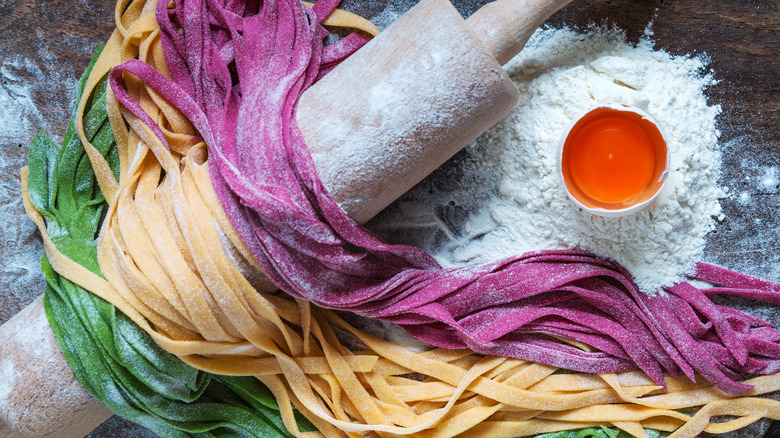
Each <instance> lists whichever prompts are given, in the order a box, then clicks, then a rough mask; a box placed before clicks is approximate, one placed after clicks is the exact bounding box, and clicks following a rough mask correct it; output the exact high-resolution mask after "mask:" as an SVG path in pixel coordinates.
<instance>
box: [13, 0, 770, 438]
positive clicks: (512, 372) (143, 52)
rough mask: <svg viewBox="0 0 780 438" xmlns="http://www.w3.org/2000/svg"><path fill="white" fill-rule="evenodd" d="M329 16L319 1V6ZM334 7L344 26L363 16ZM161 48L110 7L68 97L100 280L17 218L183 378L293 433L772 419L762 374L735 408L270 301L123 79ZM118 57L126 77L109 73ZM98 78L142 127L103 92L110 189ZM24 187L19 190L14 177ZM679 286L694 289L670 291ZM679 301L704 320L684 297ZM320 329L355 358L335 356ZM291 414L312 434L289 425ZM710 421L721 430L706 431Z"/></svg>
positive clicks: (450, 432) (512, 430) (160, 102)
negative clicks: (79, 90) (220, 385)
mask: <svg viewBox="0 0 780 438" xmlns="http://www.w3.org/2000/svg"><path fill="white" fill-rule="evenodd" d="M315 7H316V6H315ZM328 7H335V4H333V3H332V2H331V3H328V4H325V6H322V7H321V8H324V9H327V8H328ZM340 14H341V15H342V18H343V17H347V18H345V22H348V23H353V24H349V25H350V26H352V25H354V23H361V20H360V19H358V18H355V17H352V16H348V15H344V13H340ZM158 17H159V15H158ZM336 18H337V16H334V17H333V20H336ZM339 23H340V22H339V21H335V23H333V25H336V26H338V25H339ZM366 30H368V31H370V29H366ZM160 38H161V37H160V28H159V26H158V24H157V20H156V19H155V6H154V2H145V1H140V0H135V1H133V0H120V2H119V3H118V4H117V30H116V31H115V33H114V35H112V37H111V39H110V40H109V42H108V44H107V45H106V48H105V49H104V50H103V52H102V53H101V55H100V57H99V58H98V59H97V61H96V63H95V65H94V67H93V68H92V70H91V73H90V75H89V77H88V78H87V80H86V82H85V85H84V89H85V91H84V93H83V97H82V99H81V100H80V101H79V103H78V107H77V112H76V118H75V119H76V132H77V134H78V136H79V138H80V139H81V142H82V143H83V144H84V148H85V151H86V153H87V155H88V157H89V160H90V162H91V164H92V168H93V170H94V173H95V178H96V181H97V183H98V184H99V187H100V190H101V192H102V193H103V195H104V196H105V199H106V200H107V202H108V210H107V212H106V215H105V219H104V220H103V223H102V226H101V229H100V239H99V244H98V248H97V260H98V262H99V268H100V272H99V273H96V272H93V271H91V270H90V269H88V268H87V267H85V266H83V265H82V264H80V263H79V262H77V261H74V260H72V259H71V258H69V257H67V256H66V255H65V254H63V253H62V252H61V251H60V250H59V249H58V247H57V245H56V243H55V242H54V241H53V240H52V238H51V236H49V234H48V232H47V226H46V219H45V217H44V215H43V214H42V213H41V212H40V211H39V209H38V208H36V205H35V203H34V202H33V201H32V199H30V197H29V196H28V195H27V191H26V189H25V207H26V208H27V211H28V214H29V215H30V217H31V218H32V219H33V221H34V222H35V223H36V225H37V226H38V227H39V229H40V230H41V233H42V235H43V238H44V245H45V249H46V254H47V257H48V259H49V261H50V263H51V266H52V267H53V268H54V270H56V271H57V272H58V273H59V274H60V275H62V276H63V277H65V278H67V279H68V280H70V281H72V282H73V283H75V284H78V285H79V286H81V287H83V288H84V289H86V290H89V291H90V292H92V293H94V294H95V295H97V296H99V297H101V298H103V299H105V300H106V301H108V302H109V303H111V304H113V305H114V306H116V308H117V309H119V310H120V311H121V312H122V313H124V314H125V315H127V316H128V317H129V318H130V319H131V320H132V321H133V322H134V323H135V324H137V325H138V326H139V327H140V328H142V329H143V330H144V331H145V332H146V333H147V334H148V335H149V336H151V338H152V339H153V340H154V341H155V342H156V343H157V344H158V345H159V346H160V347H162V348H163V349H164V350H166V351H168V352H170V353H173V354H174V355H176V356H177V357H179V358H180V359H181V360H182V361H183V362H184V363H186V364H188V365H190V366H192V367H193V368H195V369H198V370H204V371H208V372H210V373H214V374H222V375H232V376H253V377H256V378H257V379H258V380H259V381H260V382H262V383H264V384H265V385H266V386H267V387H268V388H269V389H270V390H271V392H272V393H273V395H274V397H275V398H276V400H277V402H278V404H279V409H280V415H281V419H282V422H283V424H284V426H285V427H286V428H287V430H288V431H289V432H290V433H292V434H293V435H294V436H328V437H338V436H365V435H367V436H394V435H413V436H419V437H452V436H463V437H468V436H475V437H476V436H479V437H485V436H495V437H515V436H526V435H533V434H539V433H544V432H554V431H560V430H570V429H579V428H586V427H592V426H597V425H600V424H610V425H612V426H614V427H616V428H619V429H621V430H624V431H626V432H628V433H630V434H633V435H634V436H639V437H643V436H646V435H645V432H644V430H645V429H646V428H650V429H656V430H661V431H667V432H673V434H672V436H673V437H684V436H695V435H697V434H698V433H699V432H701V431H708V432H725V431H729V430H734V429H737V428H740V427H743V426H745V425H746V424H749V423H750V422H752V421H755V420H756V419H758V418H761V417H768V418H773V419H780V410H779V409H780V402H777V401H774V400H771V399H766V398H760V397H757V396H759V395H761V394H766V393H768V392H772V391H776V390H778V389H780V388H778V385H780V377H778V375H777V374H771V375H767V376H760V377H755V378H753V379H749V380H746V381H744V382H739V383H738V384H735V385H734V386H727V388H729V389H735V388H736V389H738V390H741V391H743V392H744V391H747V392H746V393H745V394H744V396H742V397H737V398H735V397H733V396H732V395H729V394H727V393H725V392H723V390H722V389H719V388H718V387H716V386H713V385H711V384H709V383H707V382H706V381H703V379H701V378H700V379H698V382H697V383H693V382H691V381H690V380H689V379H687V378H685V377H681V378H676V379H673V378H670V377H668V376H667V377H663V376H662V377H661V378H662V379H664V378H665V380H664V381H662V382H658V381H657V380H658V378H657V377H658V376H653V378H649V377H647V376H646V375H645V374H643V373H639V372H635V371H626V372H619V373H601V374H594V373H587V374H586V373H583V374H560V373H558V371H559V369H558V367H556V366H551V365H544V364H540V363H534V362H531V361H527V360H523V359H518V358H510V357H504V356H497V355H484V354H477V353H475V352H473V351H470V350H467V349H443V348H435V349H432V350H429V351H425V352H412V351H408V350H406V349H404V348H402V347H400V346H397V345H394V344H392V343H390V342H388V341H385V340H382V339H380V338H377V337H375V336H372V335H369V334H367V333H364V332H362V331H360V330H357V329H355V328H354V327H352V326H351V325H350V324H348V323H346V322H345V321H344V320H342V319H341V318H340V317H339V316H337V314H336V313H334V312H332V311H330V310H326V309H322V308H319V307H318V306H316V305H313V304H311V303H309V302H307V301H306V300H304V299H302V298H301V297H290V296H288V295H286V294H283V293H280V292H277V291H276V290H275V287H274V286H273V285H272V284H270V282H268V281H267V280H264V279H263V275H262V272H261V269H260V263H258V261H257V260H256V258H255V256H254V254H253V251H252V250H251V249H250V248H249V247H248V246H247V244H246V242H245V241H244V240H243V239H242V238H241V232H240V231H239V230H237V229H236V228H235V227H234V225H233V223H232V222H231V220H230V215H229V214H228V212H226V211H225V208H224V206H223V204H222V203H221V202H220V196H219V194H218V192H217V190H218V188H215V187H214V186H213V185H212V175H211V173H212V172H213V167H211V162H210V160H212V159H213V157H212V156H210V153H211V150H210V149H208V148H207V141H206V140H204V139H203V138H201V137H200V135H201V134H202V133H201V132H199V131H198V130H197V129H195V127H194V126H193V122H194V121H193V120H189V119H188V117H186V116H185V115H184V112H185V111H183V110H182V108H177V107H175V106H174V105H172V104H171V103H170V101H169V100H168V99H166V98H165V97H164V93H161V92H160V88H161V87H160V85H161V84H164V83H165V82H164V81H163V80H160V81H157V82H156V83H154V84H150V83H148V82H144V81H141V80H139V78H138V75H142V76H146V77H152V76H151V75H154V74H157V75H160V76H171V75H173V74H175V73H173V72H171V71H169V65H168V64H167V63H166V59H165V55H164V52H163V49H162V47H161V40H160ZM346 41H347V43H346V44H347V45H350V44H357V43H356V40H354V39H352V40H346ZM128 61H129V63H126V62H128ZM123 63H124V64H123ZM120 64H121V65H124V66H125V67H123V68H122V69H114V67H116V66H118V65H120ZM112 69H113V70H112ZM152 70H154V71H155V72H159V73H152ZM107 76H109V77H110V81H111V82H112V85H114V86H117V87H123V89H124V90H126V92H127V95H128V96H130V97H131V98H132V99H133V101H134V102H136V103H137V105H138V108H140V109H141V110H142V111H143V113H144V114H146V115H147V117H148V120H144V119H143V118H142V117H140V116H139V115H138V114H137V113H136V112H134V111H132V109H131V108H128V106H127V105H124V104H122V103H120V99H119V98H118V97H117V96H115V95H114V93H113V92H112V91H111V89H109V90H107V92H106V97H105V100H106V108H107V116H108V120H109V122H110V127H111V130H112V132H113V136H114V139H115V141H116V145H117V151H118V152H117V154H118V157H119V171H118V174H119V177H118V178H116V176H115V173H114V171H113V170H112V166H111V164H110V163H109V161H108V160H107V159H106V158H105V157H104V155H105V153H103V152H101V151H99V150H98V149H97V148H95V147H94V146H93V145H92V144H91V143H90V137H91V136H90V135H88V134H87V132H88V131H90V129H89V127H88V126H86V125H85V123H84V119H85V111H86V109H87V107H88V105H89V97H90V96H91V95H92V94H93V90H95V89H96V88H97V87H98V85H99V84H100V83H101V81H104V80H105V78H106V77H107ZM153 85H154V86H153ZM167 92H168V93H169V94H170V93H172V91H170V90H168V91H167ZM149 120H150V121H151V122H152V123H147V122H148V121H149ZM200 122H202V121H197V123H200ZM162 139H164V140H165V142H163V141H162ZM22 180H23V185H24V186H25V187H26V186H27V173H26V172H23V175H22ZM702 271H703V272H704V273H705V274H706V275H709V276H710V277H711V278H713V279H715V278H717V279H718V280H719V282H720V283H722V284H728V282H730V281H735V280H734V279H733V277H731V276H729V275H727V273H725V272H722V271H718V270H716V269H715V268H709V267H706V266H703V267H702ZM734 287H735V286H734ZM677 293H678V295H677V296H678V297H683V296H685V295H686V294H688V293H690V294H693V292H691V291H689V290H686V289H684V288H683V289H681V290H678V292H677ZM745 293H746V294H748V295H749V296H754V295H755V292H745ZM681 299H682V298H681ZM688 302H692V303H694V305H695V306H697V308H699V309H704V310H705V311H706V310H707V309H709V307H707V306H708V305H707V304H706V303H704V302H701V301H697V299H696V298H691V299H689V300H688ZM649 303H650V304H649V306H655V307H658V305H657V304H654V302H653V301H649ZM710 310H711V309H710ZM560 328H561V330H560V331H559V332H557V333H556V332H550V334H549V336H548V337H546V338H544V341H546V342H547V344H545V345H548V346H549V345H557V346H559V347H560V348H562V349H564V348H565V349H570V350H572V351H575V350H576V351H580V352H583V353H592V352H589V351H585V350H586V349H588V348H589V347H587V346H586V345H584V344H583V343H582V342H577V341H569V340H567V339H566V338H565V336H556V335H558V334H565V333H566V330H564V328H565V325H562V326H561V327H560ZM336 330H340V331H342V332H343V333H349V334H350V335H351V336H352V337H354V338H356V339H357V340H359V341H360V343H361V344H362V346H363V348H362V349H359V350H357V351H352V350H350V349H348V348H347V347H346V346H345V345H344V343H343V342H342V339H341V338H340V337H339V336H337V332H336ZM724 330H725V329H724ZM761 333H763V331H762V332H761ZM341 336H342V337H343V336H345V335H341ZM745 336H747V334H745ZM767 336H768V335H767ZM761 341H764V344H762V348H770V347H769V345H774V344H773V343H772V342H771V341H772V339H771V338H769V337H764V338H759V337H758V336H756V342H761ZM726 343H728V340H726ZM737 355H738V356H740V357H741V358H742V359H743V360H742V362H743V364H742V365H744V364H745V363H748V364H749V365H750V366H754V367H756V368H758V367H759V365H765V364H764V363H763V362H761V360H762V359H761V358H752V359H751V358H749V357H748V352H747V351H746V350H745V351H743V352H742V353H738V354H737ZM750 360H752V361H753V362H749V361H750ZM758 362H760V363H758ZM690 374H691V376H692V375H693V371H692V370H690ZM658 375H659V376H661V372H660V369H659V372H658ZM415 376H417V378H415ZM419 377H422V378H419ZM751 388H752V389H751ZM694 407H698V408H699V409H698V410H697V411H696V413H695V414H694V415H693V416H690V415H688V414H684V413H681V412H679V410H680V409H685V408H694ZM294 409H297V410H298V411H300V412H301V413H302V414H303V415H304V416H305V417H306V418H307V419H308V420H309V421H311V423H312V424H313V425H314V426H315V427H316V428H317V430H318V431H316V432H313V431H310V432H307V431H303V430H301V429H300V428H299V426H298V423H297V422H296V418H295V410H294ZM723 415H729V416H734V417H735V419H733V420H731V421H729V422H726V423H715V422H712V421H711V420H712V419H713V418H714V417H717V416H723Z"/></svg>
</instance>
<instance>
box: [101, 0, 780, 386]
mask: <svg viewBox="0 0 780 438" xmlns="http://www.w3.org/2000/svg"><path fill="white" fill-rule="evenodd" d="M336 4H337V1H335V0H320V1H319V2H318V3H317V4H315V5H314V8H313V9H308V8H305V7H303V6H302V5H301V4H300V3H299V2H298V1H297V0H271V1H263V2H246V3H243V2H237V1H218V0H177V1H175V3H174V6H173V8H170V9H169V8H167V6H168V5H167V2H162V1H161V2H159V3H158V6H157V19H158V22H159V24H160V27H161V38H162V43H163V48H164V51H165V56H166V61H167V63H168V67H169V70H170V73H171V76H172V78H173V80H169V79H167V78H165V77H164V76H163V75H162V74H160V73H159V72H157V71H156V70H154V69H152V68H151V67H149V66H148V65H146V64H143V63H142V62H140V61H128V62H126V63H125V64H122V65H120V66H119V67H117V68H115V69H114V70H113V71H112V74H111V87H112V89H113V91H114V93H115V94H116V96H117V97H118V99H119V100H120V101H121V102H122V104H124V105H125V106H126V107H127V108H128V109H130V110H131V111H132V112H133V113H135V114H136V115H137V116H139V117H140V118H142V119H143V120H145V121H146V123H147V124H148V125H149V126H150V128H151V129H152V130H153V131H154V132H155V134H156V135H157V136H158V137H159V138H160V140H161V141H162V142H163V143H165V138H164V137H163V135H162V132H161V131H160V130H159V128H157V127H156V125H155V124H154V123H153V122H152V121H151V120H150V119H149V117H148V116H147V115H146V114H145V113H144V112H143V110H142V109H141V108H140V106H139V105H138V104H137V103H136V102H135V101H133V99H132V98H131V97H130V96H129V95H128V93H127V91H126V90H125V88H124V86H123V84H122V81H121V77H122V74H123V72H127V73H130V74H133V75H135V76H137V77H139V78H141V79H142V80H144V81H145V82H146V83H148V84H149V85H151V86H152V87H154V88H155V89H157V90H158V92H160V93H161V94H162V95H163V96H165V97H166V98H167V99H168V100H169V101H170V102H172V103H173V104H174V105H176V106H177V107H178V108H179V109H180V110H181V111H182V112H183V113H184V114H185V115H186V116H187V117H188V118H189V119H190V120H191V121H192V123H193V124H194V125H195V127H196V128H197V129H198V131H199V134H200V135H201V136H202V138H203V139H204V140H205V141H206V143H207V145H208V149H209V166H210V173H211V177H212V182H213V185H214V188H215V190H216V192H217V194H218V196H219V199H220V201H221V203H222V205H223V207H224V209H225V211H226V212H227V214H228V216H229V218H230V220H231V222H232V224H233V226H234V227H235V229H236V230H237V232H238V233H239V235H240V236H241V238H242V239H243V241H244V243H245V244H246V245H247V247H248V248H249V249H250V250H251V252H252V254H253V255H254V257H255V258H256V260H257V261H258V263H259V264H260V266H261V267H262V269H263V270H264V272H265V273H266V275H267V276H268V277H269V278H270V279H271V280H272V281H273V282H274V283H275V284H276V285H277V286H278V287H279V288H280V289H282V290H283V291H285V292H286V293H288V294H290V295H292V296H294V297H297V298H301V299H305V300H308V301H310V302H312V303H314V304H316V305H318V306H322V307H326V308H330V309H339V310H348V311H352V312H356V313H359V314H361V315H365V316H369V317H374V318H379V319H383V320H386V321H391V322H394V323H397V324H399V325H400V326H401V327H403V328H404V329H406V330H407V331H408V332H409V333H411V334H412V335H414V336H415V337H417V338H419V339H421V340H423V341H425V342H428V343H430V344H433V345H436V346H440V347H446V348H465V347H467V348H471V349H473V350H474V351H476V352H480V353H484V354H494V355H503V356H511V357H516V358H520V359H526V360H531V361H534V362H539V363H543V364H548V365H553V366H557V367H561V368H566V369H570V370H575V371H580V372H588V373H611V372H621V371H627V370H632V369H641V370H642V371H644V372H645V373H647V374H648V375H649V376H650V377H651V378H652V379H653V380H654V381H656V382H657V383H659V384H661V385H663V375H664V373H669V374H671V375H673V376H677V375H680V374H684V375H686V376H688V377H689V378H691V379H695V374H697V373H698V374H700V375H702V376H703V377H705V378H706V379H707V380H708V381H710V382H711V383H712V384H713V385H716V386H717V387H719V388H720V389H722V390H724V391H726V392H728V393H730V394H735V395H736V394H743V393H745V392H747V391H749V390H750V387H749V386H747V385H743V384H741V383H738V382H737V381H736V379H737V378H738V377H739V375H740V374H742V373H754V374H762V373H763V374H768V373H775V372H777V371H780V343H779V342H780V336H779V335H778V332H777V331H776V330H774V329H773V328H771V325H770V324H769V323H767V322H765V321H763V320H761V319H759V318H755V317H752V316H750V315H747V314H745V313H742V312H739V311H737V310H735V309H732V308H729V307H725V306H720V305H716V304H715V303H713V302H712V301H711V300H710V299H709V298H708V295H711V294H717V293H721V294H731V295H736V296H742V297H747V298H751V299H757V300H762V301H766V302H770V303H774V304H780V286H778V285H777V284H774V283H770V282H764V281H760V280H756V279H753V278H751V277H748V276H745V275H743V274H738V273H735V272H731V271H727V270H724V269H721V268H717V267H714V266H710V265H706V264H700V265H699V267H698V274H697V276H698V277H699V278H700V279H702V280H707V281H711V282H713V283H716V284H718V285H719V287H717V288H713V289H708V290H699V289H697V288H695V287H693V286H691V285H690V284H687V283H681V284H678V285H676V286H674V287H670V288H668V289H667V291H666V293H665V294H658V295H655V296H647V295H645V294H642V293H641V292H640V291H639V290H638V289H637V287H636V286H635V284H634V283H633V282H632V281H631V277H630V275H629V274H628V273H627V272H626V270H625V269H624V268H622V267H621V266H619V265H618V264H616V263H614V262H612V261H609V260H604V259H601V258H598V257H596V256H594V255H592V254H588V253H585V252H581V251H571V250H565V251H564V250H561V251H543V252H538V253H530V254H524V255H519V256H516V257H512V258H509V259H505V260H501V261H498V262H495V263H491V264H486V265H483V266H476V267H463V268H452V269H442V268H441V267H440V266H439V265H438V264H437V263H436V262H435V261H434V259H433V258H432V257H431V256H429V255H428V254H426V253H425V252H424V251H422V250H420V249H417V248H412V247H409V246H399V245H391V244H388V243H386V242H384V241H382V240H381V239H379V238H378V237H377V236H375V235H374V234H373V233H371V232H370V231H368V230H367V229H365V228H363V227H362V226H360V225H359V224H357V223H355V222H354V221H353V220H352V219H350V218H349V217H348V216H347V215H346V214H345V213H344V212H343V211H342V210H341V209H340V208H339V206H338V205H337V204H336V202H335V201H334V200H333V199H332V198H331V197H330V196H329V194H328V191H327V189H326V188H325V187H323V185H322V183H321V182H320V180H319V178H318V177H317V172H316V169H315V168H314V165H313V163H312V159H311V156H310V154H309V151H308V149H307V148H306V144H305V141H304V139H303V137H302V135H301V133H300V131H299V129H298V127H297V125H296V118H295V111H296V105H297V103H298V100H299V97H300V96H301V94H302V93H303V92H304V91H305V90H306V89H307V88H308V87H309V86H311V85H312V84H313V83H315V82H316V80H317V79H318V78H319V77H321V76H322V75H324V74H326V73H327V71H329V70H330V69H331V68H333V67H334V66H335V65H336V64H338V62H339V61H340V60H341V59H342V58H343V57H344V56H346V55H348V54H349V53H351V52H353V51H354V50H356V49H357V48H358V47H359V46H360V45H362V44H363V43H364V42H365V39H364V38H363V37H361V36H357V35H352V36H349V37H347V38H344V39H342V40H341V41H340V42H339V43H337V44H335V45H330V46H324V45H323V43H322V40H323V35H324V32H325V30H324V28H323V27H322V26H321V25H320V18H323V17H325V16H327V14H328V13H330V11H331V10H333V8H335V6H336ZM318 17H319V18H318ZM560 337H564V338H569V339H573V340H576V341H580V342H583V343H586V344H588V345H591V346H592V347H594V349H595V350H596V351H583V350H582V349H579V348H575V347H574V346H571V345H568V344H562V343H561V342H559V341H557V340H556V339H555V338H560Z"/></svg>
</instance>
